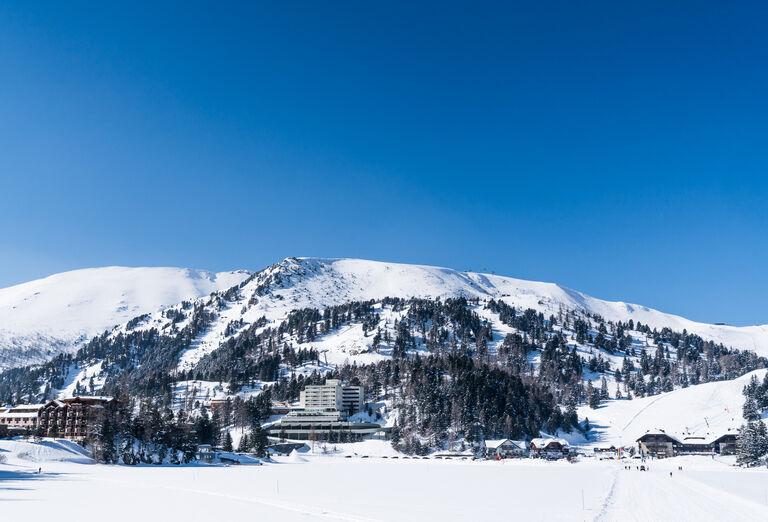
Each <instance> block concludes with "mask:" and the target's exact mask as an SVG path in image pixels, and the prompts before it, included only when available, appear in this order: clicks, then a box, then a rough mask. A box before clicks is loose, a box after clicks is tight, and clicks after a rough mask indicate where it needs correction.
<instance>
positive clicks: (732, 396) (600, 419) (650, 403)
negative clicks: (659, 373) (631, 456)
mask: <svg viewBox="0 0 768 522" xmlns="http://www.w3.org/2000/svg"><path fill="white" fill-rule="evenodd" d="M765 372H766V370H756V371H754V372H751V373H748V374H746V375H742V376H741V377H739V378H738V379H733V380H731V381H718V382H710V383H705V384H699V385H697V386H691V387H688V388H681V389H677V390H674V391H671V392H668V393H662V394H659V395H654V396H652V397H645V398H642V399H633V400H612V401H608V402H606V404H605V405H604V406H601V407H600V408H597V409H596V410H593V409H590V408H589V407H586V406H584V407H582V408H580V409H579V417H581V418H584V417H588V418H589V422H590V424H591V425H592V426H593V427H594V434H595V440H594V442H595V443H596V444H597V445H600V446H602V445H608V446H609V445H611V444H613V445H615V446H617V447H618V446H619V445H620V444H621V445H624V446H627V445H633V444H634V442H635V440H637V438H638V437H640V436H641V435H643V434H644V433H645V432H646V431H647V430H648V429H658V428H660V429H664V430H665V431H666V432H668V433H671V434H673V435H678V436H684V435H688V434H690V435H704V436H706V435H713V434H716V433H719V434H722V433H725V432H726V431H728V430H733V429H738V428H739V427H740V426H741V425H742V423H743V422H744V419H743V417H742V407H743V406H744V395H743V393H742V390H743V389H744V386H746V385H747V383H749V380H750V378H751V377H752V376H753V375H756V376H757V378H758V379H759V380H760V381H762V380H763V377H764V376H765Z"/></svg>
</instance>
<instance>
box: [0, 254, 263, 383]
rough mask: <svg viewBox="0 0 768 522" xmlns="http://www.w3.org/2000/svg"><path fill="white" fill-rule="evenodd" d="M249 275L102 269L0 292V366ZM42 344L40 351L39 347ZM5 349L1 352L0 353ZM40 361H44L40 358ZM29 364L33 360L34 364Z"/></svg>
mask: <svg viewBox="0 0 768 522" xmlns="http://www.w3.org/2000/svg"><path fill="white" fill-rule="evenodd" d="M249 275H250V273H249V272H247V271H244V270H236V271H231V272H220V273H213V272H208V271H205V270H193V269H188V268H167V267H151V268H147V267H140V268H129V267H119V266H112V267H104V268H89V269H83V270H74V271H71V272H64V273H60V274H55V275H52V276H49V277H46V278H44V279H38V280H35V281H30V282H27V283H22V284H19V285H16V286H11V287H8V288H2V289H0V355H2V351H7V352H12V353H6V354H5V356H6V362H5V363H4V362H3V358H2V357H0V368H2V367H7V366H11V365H18V364H20V363H24V362H25V358H24V357H23V353H24V352H27V351H30V352H31V353H32V354H34V355H35V356H39V357H43V356H44V355H46V354H47V355H50V354H51V353H52V354H53V355H55V354H56V353H58V352H61V351H72V350H74V349H76V348H77V347H78V346H79V344H80V343H82V342H83V341H85V340H87V339H89V338H91V337H93V336H95V335H99V334H101V333H102V332H103V331H104V330H106V329H109V328H111V327H113V326H115V325H117V324H120V323H124V322H127V321H128V320H130V319H132V318H134V317H136V316H139V315H142V314H145V313H149V312H153V311H154V310H157V309H158V308H160V307H163V306H168V305H172V304H175V303H178V302H180V301H183V300H189V299H195V298H198V297H201V296H205V295H208V294H210V293H211V292H215V291H219V290H226V289H228V288H230V287H232V286H234V285H237V284H239V283H240V282H241V281H243V280H244V279H245V278H247V277H248V276H249ZM41 346H42V347H43V348H41ZM3 349H5V350H3ZM43 358H45V357H43ZM33 362H34V361H33Z"/></svg>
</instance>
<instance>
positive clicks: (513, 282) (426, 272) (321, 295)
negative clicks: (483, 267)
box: [225, 258, 768, 361]
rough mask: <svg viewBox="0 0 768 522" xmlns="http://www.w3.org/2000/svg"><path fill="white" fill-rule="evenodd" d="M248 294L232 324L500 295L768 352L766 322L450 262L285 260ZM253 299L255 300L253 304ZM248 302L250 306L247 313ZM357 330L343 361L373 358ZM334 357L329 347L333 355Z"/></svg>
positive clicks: (516, 302) (337, 336)
mask: <svg viewBox="0 0 768 522" xmlns="http://www.w3.org/2000/svg"><path fill="white" fill-rule="evenodd" d="M242 295H243V298H242V299H241V300H240V301H238V302H237V303H234V304H233V305H232V306H231V307H229V308H228V310H227V312H225V313H227V314H228V315H227V317H226V319H227V322H228V321H230V320H232V319H234V318H239V317H242V318H243V319H244V320H245V321H246V322H252V321H255V320H256V319H257V318H259V317H262V316H264V317H266V318H267V319H268V320H272V321H275V320H281V319H284V318H285V317H286V316H287V314H288V312H290V311H291V310H295V309H298V308H304V307H314V308H320V309H322V308H325V307H328V306H332V305H338V304H343V303H346V302H349V301H369V300H374V301H379V300H381V299H382V298H384V297H401V298H411V297H423V298H433V299H436V298H441V299H445V298H448V297H459V296H461V297H466V298H478V299H481V300H487V299H492V298H493V299H502V300H504V301H505V302H507V303H509V304H510V305H513V306H516V307H518V308H523V309H525V308H533V309H535V310H538V311H541V312H543V313H545V314H546V315H549V314H557V313H558V312H559V311H560V310H561V309H565V310H584V311H587V312H590V313H596V314H599V315H601V316H603V317H604V318H605V319H606V320H610V321H619V320H621V321H629V320H630V319H632V320H634V321H635V322H638V321H640V322H642V323H643V324H648V325H650V326H651V327H654V328H664V327H669V328H671V329H673V330H675V331H680V332H682V331H683V330H687V331H688V332H691V333H696V334H698V335H701V336H702V337H703V338H705V339H711V340H714V341H717V342H722V343H723V344H724V345H726V346H731V347H734V348H740V349H747V350H754V351H756V352H757V353H759V354H763V355H768V325H762V326H749V327H733V326H727V325H710V324H705V323H698V322H695V321H690V320H688V319H685V318H682V317H679V316H676V315H672V314H666V313H663V312H659V311H657V310H653V309H651V308H648V307H645V306H641V305H635V304H629V303H624V302H610V301H604V300H600V299H596V298H594V297H591V296H588V295H586V294H583V293H581V292H577V291H575V290H571V289H568V288H564V287H562V286H559V285H557V284H553V283H541V282H535V281H525V280H522V279H515V278H512V277H505V276H499V275H494V274H479V273H474V272H459V271H456V270H452V269H449V268H440V267H431V266H422V265H409V264H399V263H386V262H380V261H367V260H361V259H321V258H287V259H285V260H283V261H281V262H280V263H277V264H276V265H273V266H272V267H269V268H268V269H266V270H264V271H262V272H260V273H259V274H258V275H257V277H255V278H254V279H253V280H252V281H250V282H249V283H248V284H247V285H245V286H244V287H243V290H242ZM251 298H254V300H255V304H250V303H249V299H251ZM243 306H245V307H246V311H245V312H244V313H241V310H242V307H243ZM481 315H482V314H481ZM484 317H485V316H484ZM382 318H384V317H382ZM486 318H487V317H486ZM355 328H360V327H359V325H357V326H353V327H347V328H343V329H341V330H340V331H338V332H335V333H333V334H332V335H331V336H329V338H328V339H327V342H328V344H333V345H334V346H336V347H339V351H340V355H339V356H338V357H337V359H338V358H339V357H341V358H343V357H346V356H347V355H355V352H358V353H362V357H364V358H366V359H372V360H375V358H376V354H368V353H366V351H365V350H366V347H367V344H368V343H367V342H361V339H363V336H362V329H360V330H359V331H357V330H355ZM504 333H507V331H506V330H504V329H503V328H499V334H500V335H499V336H497V337H496V338H495V339H494V340H495V341H497V342H498V341H499V340H500V339H502V338H503V334H504ZM315 344H321V343H315ZM318 347H320V348H325V347H324V346H318ZM330 356H331V354H330V353H329V361H330Z"/></svg>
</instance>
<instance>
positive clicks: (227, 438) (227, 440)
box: [221, 431, 232, 451]
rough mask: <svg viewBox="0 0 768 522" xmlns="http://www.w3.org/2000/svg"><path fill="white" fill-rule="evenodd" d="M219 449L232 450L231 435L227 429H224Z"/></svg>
mask: <svg viewBox="0 0 768 522" xmlns="http://www.w3.org/2000/svg"><path fill="white" fill-rule="evenodd" d="M221 449H223V450H224V451H232V435H230V434H229V431H226V432H225V433H224V438H223V440H222V443H221Z"/></svg>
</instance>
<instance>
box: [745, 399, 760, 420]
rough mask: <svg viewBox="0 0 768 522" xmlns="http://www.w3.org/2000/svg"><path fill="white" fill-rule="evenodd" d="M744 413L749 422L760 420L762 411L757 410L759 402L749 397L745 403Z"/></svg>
mask: <svg viewBox="0 0 768 522" xmlns="http://www.w3.org/2000/svg"><path fill="white" fill-rule="evenodd" d="M742 411H743V415H744V418H745V419H746V420H747V421H748V422H753V421H757V420H760V411H759V410H758V408H757V401H755V399H753V398H752V397H747V400H745V401H744V408H743V410H742Z"/></svg>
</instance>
